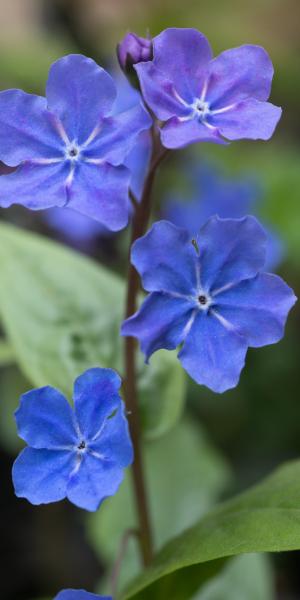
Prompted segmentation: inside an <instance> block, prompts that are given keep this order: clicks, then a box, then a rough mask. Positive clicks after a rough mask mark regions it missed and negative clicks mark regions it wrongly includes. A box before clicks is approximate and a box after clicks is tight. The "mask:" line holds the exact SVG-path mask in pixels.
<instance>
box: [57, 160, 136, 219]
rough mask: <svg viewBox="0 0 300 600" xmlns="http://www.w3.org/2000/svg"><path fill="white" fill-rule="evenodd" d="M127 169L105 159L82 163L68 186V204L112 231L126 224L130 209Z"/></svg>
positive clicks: (128, 173)
mask: <svg viewBox="0 0 300 600" xmlns="http://www.w3.org/2000/svg"><path fill="white" fill-rule="evenodd" d="M129 180H130V172H129V171H128V169H126V168H125V167H113V166H112V165H110V164H108V163H104V164H100V165H97V164H90V163H82V164H80V165H79V166H78V169H77V170H76V171H75V174H74V179H73V181H72V183H71V185H70V188H69V203H68V206H69V207H70V208H73V209H74V210H78V212H80V213H82V214H84V215H87V216H89V217H92V218H93V219H95V220H96V221H99V222H100V223H102V225H104V226H105V227H107V229H110V230H112V231H119V230H120V229H123V228H124V227H126V225H127V223H128V215H129V210H130V204H129V198H128V187H129Z"/></svg>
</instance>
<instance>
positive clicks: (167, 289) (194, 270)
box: [122, 217, 296, 392]
mask: <svg viewBox="0 0 300 600" xmlns="http://www.w3.org/2000/svg"><path fill="white" fill-rule="evenodd" d="M265 244H266V236H265V233H264V231H263V229H262V227H261V226H260V225H259V223H258V222H257V221H256V219H255V218H254V217H245V218H243V219H224V220H222V219H219V218H218V217H212V218H211V219H210V220H209V221H208V222H207V223H206V225H205V226H204V227H203V228H202V229H201V231H200V233H199V237H198V239H197V242H193V243H192V241H191V237H190V234H189V233H188V232H187V231H186V230H185V229H180V228H178V227H175V226H174V225H173V224H171V223H168V222H167V221H160V222H158V223H155V224H154V225H153V227H152V228H151V229H150V231H149V232H148V233H147V234H146V235H145V236H144V237H142V238H140V239H139V240H137V241H136V242H135V244H134V245H133V247H132V254H131V261H132V264H133V265H134V266H135V268H136V269H137V270H138V272H139V273H140V275H141V277H142V281H143V286H144V288H145V290H147V291H148V292H150V294H149V296H148V297H147V298H146V300H145V301H144V303H143V304H142V306H141V308H140V310H139V311H138V312H137V313H136V314H135V315H133V316H132V317H130V318H129V319H127V320H126V321H125V322H124V323H123V326H122V335H125V336H132V337H136V338H138V339H139V341H140V343H141V348H142V351H143V352H144V353H145V356H146V361H148V359H149V357H150V356H151V354H152V353H153V352H155V351H156V350H159V349H160V348H165V349H167V350H173V349H175V348H177V346H179V345H182V347H181V349H180V352H179V354H178V358H179V359H180V361H181V364H182V366H183V367H184V369H185V370H186V371H187V372H188V373H189V375H190V376H191V377H192V378H193V379H195V381H196V382H197V383H200V384H204V385H206V386H207V387H209V388H211V389H212V390H214V391H215V392H224V391H225V390H227V389H229V388H232V387H234V386H236V385H237V383H238V380H239V376H240V372H241V370H242V368H243V366H244V362H245V356H246V352H247V348H248V347H249V346H252V347H260V346H264V345H266V344H274V343H275V342H278V340H280V339H281V338H282V336H283V332H284V325H285V321H286V318H287V314H288V311H289V310H290V308H291V307H292V306H293V304H294V302H295V300H296V299H295V296H294V294H293V292H292V290H291V289H290V288H289V287H288V286H287V285H286V284H285V283H284V282H283V281H282V279H280V277H277V275H270V274H267V273H262V272H261V271H262V268H263V265H264V262H265Z"/></svg>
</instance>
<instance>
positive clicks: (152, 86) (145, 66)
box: [134, 62, 191, 121]
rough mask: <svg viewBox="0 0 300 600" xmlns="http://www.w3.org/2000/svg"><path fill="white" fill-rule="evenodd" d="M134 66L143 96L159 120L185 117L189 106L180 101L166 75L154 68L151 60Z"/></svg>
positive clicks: (189, 112)
mask: <svg viewBox="0 0 300 600" xmlns="http://www.w3.org/2000/svg"><path fill="white" fill-rule="evenodd" d="M134 68H135V70H136V72H137V74H138V76H139V80H140V84H141V89H142V91H143V97H144V98H145V100H146V102H147V105H148V106H150V108H151V109H152V110H153V112H154V114H155V115H156V116H157V118H158V119H160V120H161V121H166V120H167V119H170V118H171V117H173V116H175V115H176V116H177V117H187V116H188V115H190V114H191V107H190V106H189V105H186V104H185V103H184V102H181V101H180V100H179V99H178V98H177V96H176V91H175V89H174V84H173V82H172V81H171V79H169V77H168V75H166V74H165V73H162V72H161V71H160V70H159V69H157V68H156V66H155V64H154V63H153V62H145V63H138V64H137V65H134Z"/></svg>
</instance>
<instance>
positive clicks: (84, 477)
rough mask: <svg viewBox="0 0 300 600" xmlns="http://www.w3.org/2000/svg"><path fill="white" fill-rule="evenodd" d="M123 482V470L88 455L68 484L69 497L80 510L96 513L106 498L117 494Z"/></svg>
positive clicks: (113, 464) (111, 463)
mask: <svg viewBox="0 0 300 600" xmlns="http://www.w3.org/2000/svg"><path fill="white" fill-rule="evenodd" d="M122 480H123V469H122V468H120V467H119V466H117V465H116V464H115V463H114V462H112V461H105V460H100V459H99V458H96V457H95V456H93V455H92V454H90V453H86V454H84V456H83V458H82V461H81V465H80V467H79V469H78V470H77V471H76V472H75V473H74V474H73V475H72V477H71V479H70V481H69V483H68V487H67V497H68V499H69V500H70V502H73V504H75V505H76V506H79V508H84V509H85V510H90V511H95V510H97V508H99V506H100V504H101V502H103V500H105V498H107V497H108V496H113V495H114V494H115V493H116V491H117V490H118V487H119V485H120V483H121V481H122Z"/></svg>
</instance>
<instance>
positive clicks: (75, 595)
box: [54, 590, 112, 600]
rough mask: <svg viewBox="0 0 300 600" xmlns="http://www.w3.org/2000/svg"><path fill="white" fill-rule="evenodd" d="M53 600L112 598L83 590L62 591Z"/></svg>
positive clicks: (105, 599)
mask: <svg viewBox="0 0 300 600" xmlns="http://www.w3.org/2000/svg"><path fill="white" fill-rule="evenodd" d="M54 600H112V597H111V596H98V595H97V594H91V593H90V592H85V591H84V590H62V591H61V592H59V594H57V596H55V598H54Z"/></svg>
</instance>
